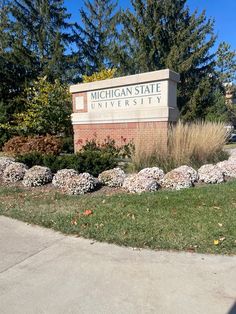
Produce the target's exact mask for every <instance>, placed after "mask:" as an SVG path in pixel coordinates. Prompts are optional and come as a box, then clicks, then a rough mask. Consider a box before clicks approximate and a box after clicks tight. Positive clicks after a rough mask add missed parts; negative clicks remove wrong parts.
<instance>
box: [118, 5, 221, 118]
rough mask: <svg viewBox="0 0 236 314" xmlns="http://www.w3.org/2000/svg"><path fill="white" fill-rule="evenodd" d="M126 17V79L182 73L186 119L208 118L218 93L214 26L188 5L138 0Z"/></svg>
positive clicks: (122, 65)
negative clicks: (141, 74)
mask: <svg viewBox="0 0 236 314" xmlns="http://www.w3.org/2000/svg"><path fill="white" fill-rule="evenodd" d="M131 3H132V6H133V10H132V11H131V10H127V11H126V12H123V14H122V21H123V32H122V34H121V37H120V38H121V44H120V47H119V49H117V50H118V54H117V56H118V57H117V60H116V62H117V63H116V64H115V66H116V67H117V68H118V71H119V72H120V73H122V74H129V73H139V72H146V71H153V70H160V69H164V68H170V69H172V70H174V71H176V72H178V73H180V77H181V80H180V83H179V85H178V106H179V109H180V111H181V114H182V118H183V119H185V120H193V119H196V118H203V117H204V116H205V115H206V108H208V107H209V106H210V105H211V104H212V103H213V100H214V99H213V98H214V97H213V95H215V92H216V90H217V88H218V87H217V86H216V74H215V72H214V54H212V53H210V49H211V48H212V47H213V45H214V43H215V36H214V29H213V26H214V23H213V21H212V20H208V19H207V18H206V15H205V12H202V13H201V14H198V13H197V12H196V11H195V12H194V13H193V14H191V13H190V11H189V8H188V7H187V6H186V0H165V1H161V0H149V1H146V0H132V1H131Z"/></svg>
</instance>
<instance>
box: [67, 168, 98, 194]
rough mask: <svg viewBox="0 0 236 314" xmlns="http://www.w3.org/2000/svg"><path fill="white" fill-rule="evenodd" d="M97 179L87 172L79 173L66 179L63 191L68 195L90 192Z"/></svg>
mask: <svg viewBox="0 0 236 314" xmlns="http://www.w3.org/2000/svg"><path fill="white" fill-rule="evenodd" d="M97 183H98V180H97V179H96V178H94V177H93V176H92V175H91V174H89V173H86V172H85V173H80V174H79V175H78V176H74V177H72V178H70V179H69V180H67V182H66V184H65V186H64V191H65V193H67V194H70V195H80V194H85V193H88V192H91V191H93V190H94V189H95V187H96V185H97Z"/></svg>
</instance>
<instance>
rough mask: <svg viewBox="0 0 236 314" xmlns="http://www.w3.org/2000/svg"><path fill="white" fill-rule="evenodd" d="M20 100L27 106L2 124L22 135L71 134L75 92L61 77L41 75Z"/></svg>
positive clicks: (14, 132)
mask: <svg viewBox="0 0 236 314" xmlns="http://www.w3.org/2000/svg"><path fill="white" fill-rule="evenodd" d="M18 101H19V102H21V103H22V104H23V106H24V108H25V110H24V111H22V112H20V113H15V114H14V115H13V119H12V121H10V122H9V123H5V124H2V125H0V128H2V129H5V130H7V131H8V132H10V133H11V134H19V135H35V134H37V135H45V134H52V135H58V134H60V133H64V134H70V132H71V119H70V114H71V96H70V94H69V92H68V88H67V86H66V85H63V84H61V83H60V82H59V80H55V81H54V82H53V83H50V82H49V81H47V79H46V77H43V78H42V77H41V78H39V79H38V80H36V81H35V82H34V84H33V86H32V87H27V88H26V89H25V91H24V94H23V95H22V96H21V98H20V99H19V100H18Z"/></svg>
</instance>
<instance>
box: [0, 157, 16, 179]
mask: <svg viewBox="0 0 236 314" xmlns="http://www.w3.org/2000/svg"><path fill="white" fill-rule="evenodd" d="M14 161H15V159H14V158H11V157H0V176H2V175H3V172H4V170H5V169H6V167H8V166H9V165H11V164H12V163H14Z"/></svg>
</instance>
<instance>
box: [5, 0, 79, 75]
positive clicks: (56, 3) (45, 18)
mask: <svg viewBox="0 0 236 314" xmlns="http://www.w3.org/2000/svg"><path fill="white" fill-rule="evenodd" d="M63 3H64V1H63V0H15V1H14V3H13V4H12V8H11V13H12V15H13V17H14V25H13V32H14V35H15V41H14V49H15V51H16V52H17V54H18V55H19V56H20V57H21V58H24V60H25V63H26V64H28V65H29V66H30V67H31V69H32V70H33V72H34V73H35V74H37V76H38V75H41V76H42V75H46V76H47V77H48V79H50V80H52V81H53V80H54V79H55V78H60V79H61V78H63V79H64V80H65V79H66V77H65V73H66V69H67V66H68V64H67V58H68V57H67V56H66V49H67V47H68V45H69V44H70V42H71V40H72V37H71V31H72V26H73V25H72V24H70V23H68V22H67V20H68V19H69V18H70V14H68V13H67V11H66V8H65V7H64V6H63Z"/></svg>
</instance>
